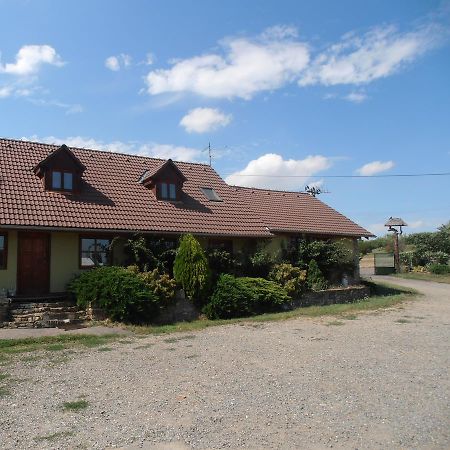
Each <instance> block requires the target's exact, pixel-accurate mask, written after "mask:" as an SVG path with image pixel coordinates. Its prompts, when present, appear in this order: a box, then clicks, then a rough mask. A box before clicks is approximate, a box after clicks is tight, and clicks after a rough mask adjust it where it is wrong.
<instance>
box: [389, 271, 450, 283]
mask: <svg viewBox="0 0 450 450" xmlns="http://www.w3.org/2000/svg"><path fill="white" fill-rule="evenodd" d="M393 276H395V277H397V278H405V279H406V280H422V281H435V282H437V283H447V284H450V274H443V275H436V274H434V273H420V272H409V273H398V274H395V275H393Z"/></svg>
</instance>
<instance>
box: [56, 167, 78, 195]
mask: <svg viewBox="0 0 450 450" xmlns="http://www.w3.org/2000/svg"><path fill="white" fill-rule="evenodd" d="M52 189H53V190H55V191H71V190H72V189H73V173H72V172H60V171H58V170H54V171H53V172H52Z"/></svg>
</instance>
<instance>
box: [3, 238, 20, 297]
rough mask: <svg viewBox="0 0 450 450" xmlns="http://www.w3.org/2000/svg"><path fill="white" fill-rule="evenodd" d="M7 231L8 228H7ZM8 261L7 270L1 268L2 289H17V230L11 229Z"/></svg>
mask: <svg viewBox="0 0 450 450" xmlns="http://www.w3.org/2000/svg"><path fill="white" fill-rule="evenodd" d="M5 231H6V230H5ZM7 234H8V261H7V265H6V267H7V268H6V270H0V290H1V289H7V290H16V283H17V231H15V230H12V231H11V230H9V231H7Z"/></svg>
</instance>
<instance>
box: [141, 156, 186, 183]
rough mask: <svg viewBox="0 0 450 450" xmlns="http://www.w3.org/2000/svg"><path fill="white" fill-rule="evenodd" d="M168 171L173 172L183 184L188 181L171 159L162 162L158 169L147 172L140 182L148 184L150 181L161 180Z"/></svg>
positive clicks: (154, 168)
mask: <svg viewBox="0 0 450 450" xmlns="http://www.w3.org/2000/svg"><path fill="white" fill-rule="evenodd" d="M167 170H172V171H173V173H175V175H176V176H177V177H178V178H179V179H180V181H181V182H185V181H186V180H187V178H186V177H185V176H184V174H183V172H182V171H181V170H180V169H179V168H178V167H177V165H176V164H175V163H174V162H173V161H172V160H171V159H170V158H169V159H168V160H167V161H161V163H160V164H158V165H157V166H156V167H153V168H152V169H149V170H147V171H145V172H144V174H143V175H142V177H141V179H140V182H141V183H143V184H147V183H148V182H149V181H153V180H156V179H158V178H160V177H161V176H164V174H165V173H166V171H167Z"/></svg>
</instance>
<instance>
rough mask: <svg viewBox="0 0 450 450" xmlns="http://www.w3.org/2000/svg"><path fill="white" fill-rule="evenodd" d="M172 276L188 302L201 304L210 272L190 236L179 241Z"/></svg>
mask: <svg viewBox="0 0 450 450" xmlns="http://www.w3.org/2000/svg"><path fill="white" fill-rule="evenodd" d="M173 275H174V277H175V280H176V281H177V282H178V283H179V284H180V285H181V287H182V288H183V289H184V292H185V294H186V296H187V297H188V298H189V299H190V300H192V301H194V302H195V303H202V301H203V297H204V296H205V294H206V292H207V290H208V287H209V281H210V270H209V265H208V259H207V258H206V254H205V252H204V251H203V249H202V247H201V245H200V243H199V242H198V240H197V239H196V238H195V237H194V236H192V234H185V235H183V236H182V237H181V239H180V245H179V247H178V249H177V254H176V256H175V262H174V265H173Z"/></svg>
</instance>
